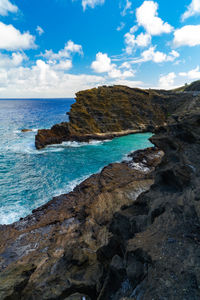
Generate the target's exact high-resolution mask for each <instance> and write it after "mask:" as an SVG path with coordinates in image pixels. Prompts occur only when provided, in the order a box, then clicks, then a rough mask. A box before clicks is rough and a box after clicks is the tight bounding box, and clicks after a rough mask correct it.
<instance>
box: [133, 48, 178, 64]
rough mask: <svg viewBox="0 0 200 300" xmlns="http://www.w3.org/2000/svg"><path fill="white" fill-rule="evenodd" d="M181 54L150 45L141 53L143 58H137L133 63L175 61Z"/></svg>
mask: <svg viewBox="0 0 200 300" xmlns="http://www.w3.org/2000/svg"><path fill="white" fill-rule="evenodd" d="M179 56H180V55H179V53H178V52H177V51H175V50H172V51H171V52H170V53H169V54H166V53H163V52H160V51H156V47H155V46H154V47H150V48H149V49H148V50H145V51H143V52H142V54H141V58H138V59H135V60H133V61H132V63H142V62H147V61H153V62H155V63H162V62H169V61H174V60H175V59H176V58H178V57H179Z"/></svg>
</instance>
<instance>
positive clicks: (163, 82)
mask: <svg viewBox="0 0 200 300" xmlns="http://www.w3.org/2000/svg"><path fill="white" fill-rule="evenodd" d="M175 78H176V74H175V73H174V72H171V73H169V74H167V75H164V76H161V77H160V79H159V86H160V87H161V88H164V89H168V88H173V85H174V80H175Z"/></svg>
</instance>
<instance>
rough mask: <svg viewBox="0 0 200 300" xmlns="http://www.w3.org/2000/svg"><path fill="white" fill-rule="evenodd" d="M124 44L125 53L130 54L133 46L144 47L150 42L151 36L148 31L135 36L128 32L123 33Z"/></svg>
mask: <svg viewBox="0 0 200 300" xmlns="http://www.w3.org/2000/svg"><path fill="white" fill-rule="evenodd" d="M124 37H125V44H126V53H127V54H132V52H133V49H134V48H135V46H138V47H146V46H148V45H149V44H150V43H151V36H150V35H149V34H148V33H145V34H144V33H141V34H139V35H138V36H137V37H135V35H134V34H131V33H130V32H128V33H126V34H125V35H124Z"/></svg>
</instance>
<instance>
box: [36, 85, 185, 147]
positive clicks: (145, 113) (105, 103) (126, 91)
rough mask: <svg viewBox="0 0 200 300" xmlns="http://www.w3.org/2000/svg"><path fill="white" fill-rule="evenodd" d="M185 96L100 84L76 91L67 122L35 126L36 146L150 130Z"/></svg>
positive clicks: (162, 123)
mask: <svg viewBox="0 0 200 300" xmlns="http://www.w3.org/2000/svg"><path fill="white" fill-rule="evenodd" d="M184 100H185V96H184V95H182V96H181V97H180V95H177V94H176V93H173V92H166V91H156V90H141V89H136V88H135V89H133V88H129V87H125V86H110V87H107V86H102V87H99V88H94V89H90V90H86V91H81V92H78V93H77V94H76V102H75V103H74V104H73V105H72V107H71V110H70V112H69V113H68V115H69V122H68V123H66V122H65V123H61V124H56V125H54V126H53V127H52V128H51V129H45V130H39V131H38V134H37V135H36V140H35V142H36V143H35V144H36V148H38V149H40V148H43V147H45V146H46V145H49V144H56V143H62V142H63V141H68V140H78V141H88V140H90V139H105V138H113V137H114V136H120V135H125V134H128V133H131V132H132V133H133V132H141V131H152V130H153V129H154V128H156V127H157V126H160V125H165V124H166V122H167V119H168V116H169V115H171V114H172V113H173V112H174V111H175V110H176V109H177V107H178V106H179V105H181V103H182V101H184Z"/></svg>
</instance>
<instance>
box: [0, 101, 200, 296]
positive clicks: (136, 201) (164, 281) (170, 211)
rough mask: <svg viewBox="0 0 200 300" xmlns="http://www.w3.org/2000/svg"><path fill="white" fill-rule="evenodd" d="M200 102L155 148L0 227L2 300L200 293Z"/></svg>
mask: <svg viewBox="0 0 200 300" xmlns="http://www.w3.org/2000/svg"><path fill="white" fill-rule="evenodd" d="M199 103H200V101H199V99H196V100H195V101H193V103H191V104H192V106H190V111H188V113H187V114H186V113H185V112H184V111H182V113H181V111H179V115H177V116H176V115H173V116H172V117H171V124H169V125H168V126H165V127H160V128H159V129H157V130H156V134H155V135H154V136H153V137H152V142H153V143H154V144H155V145H156V146H157V147H158V148H150V149H147V150H142V151H136V152H135V153H133V154H131V160H130V161H129V162H126V163H125V162H123V163H120V164H112V165H109V166H107V167H105V168H104V169H103V170H102V172H101V173H99V174H96V175H93V176H91V177H90V178H89V179H87V180H86V181H84V182H83V183H82V184H80V185H79V186H78V187H76V188H75V190H74V191H73V192H71V193H69V194H67V195H61V196H59V197H55V198H54V199H53V200H52V201H50V202H49V203H47V204H46V205H44V206H42V207H40V208H38V209H36V210H35V211H34V212H33V214H32V215H30V216H28V217H26V218H25V219H22V220H20V221H19V222H16V223H14V224H13V225H9V226H0V240H1V244H0V271H1V273H0V299H2V300H4V299H11V300H12V299H13V300H14V299H15V300H16V299H22V300H23V299H24V300H25V299H26V300H29V299H30V300H33V299H65V300H82V299H83V297H85V299H87V300H97V299H98V300H110V299H113V300H124V299H126V300H129V299H130V300H133V299H137V300H139V299H142V300H149V299H155V300H160V299H178V300H182V299H187V300H198V299H200V289H199V286H200V273H199V270H200V259H199V256H200V250H199V249H200V248H199V245H200V188H199V181H200V162H199V159H198V158H199V156H200V109H199V106H200V105H199ZM183 108H184V109H186V108H188V104H187V105H185V106H183ZM173 120H176V122H172V121H173ZM159 149H160V150H159ZM163 155H164V156H163ZM155 168H156V169H155Z"/></svg>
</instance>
